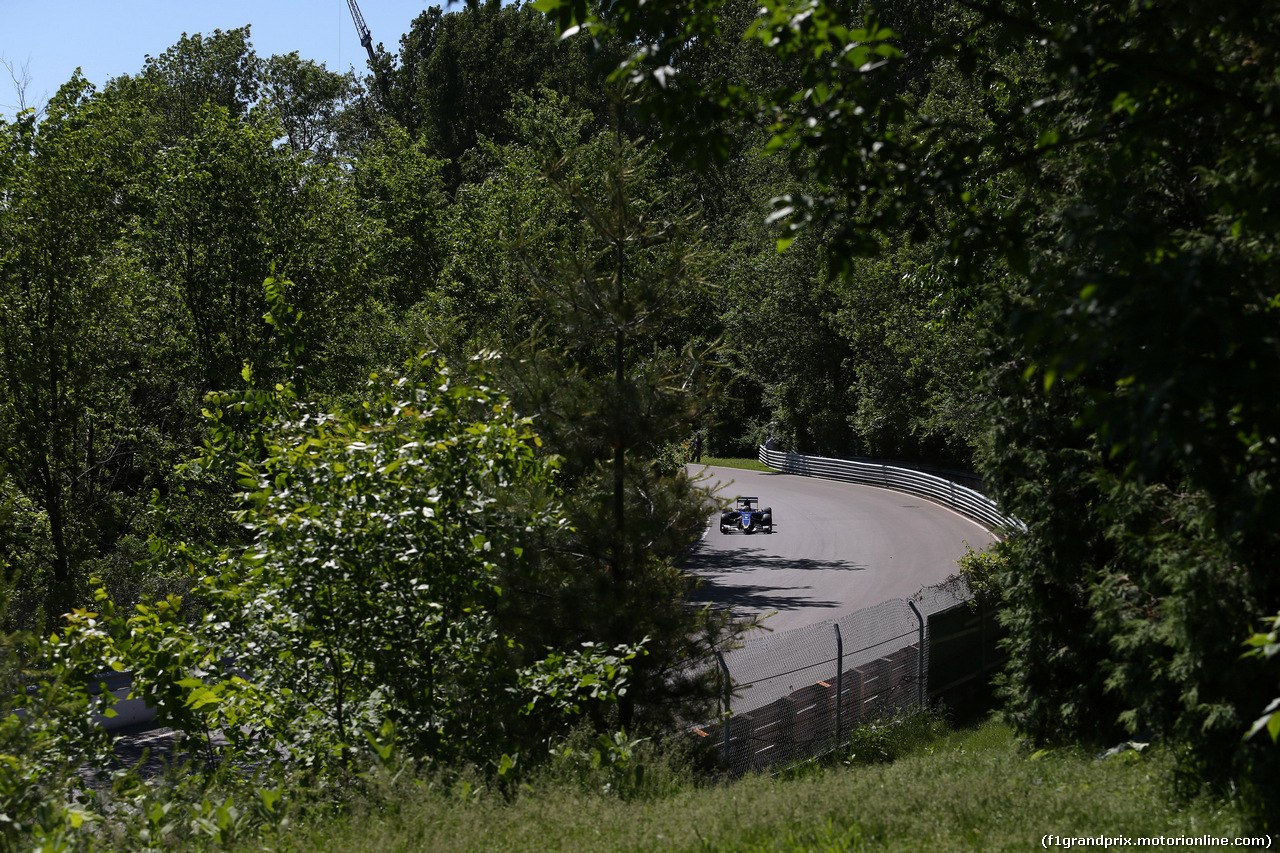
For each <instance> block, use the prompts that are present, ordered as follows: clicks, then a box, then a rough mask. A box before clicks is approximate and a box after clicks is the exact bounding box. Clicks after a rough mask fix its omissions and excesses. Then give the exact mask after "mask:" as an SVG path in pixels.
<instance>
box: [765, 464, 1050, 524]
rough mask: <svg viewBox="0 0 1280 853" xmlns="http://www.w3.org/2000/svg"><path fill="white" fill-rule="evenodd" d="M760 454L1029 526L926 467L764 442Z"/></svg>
mask: <svg viewBox="0 0 1280 853" xmlns="http://www.w3.org/2000/svg"><path fill="white" fill-rule="evenodd" d="M759 458H760V461H761V462H762V463H763V464H765V465H768V466H769V467H770V468H772V469H774V470H775V471H781V472H782V473H784V474H799V475H801V476H804V477H822V478H825V479H828V480H844V481H845V482H848V483H862V484H863V485H867V486H879V487H880V488H883V489H893V490H895V491H899V492H908V493H910V494H913V495H919V496H920V497H922V498H928V499H930V500H933V501H937V502H938V503H940V504H943V505H944V506H948V507H950V508H951V509H954V510H955V511H956V512H958V513H961V514H962V515H967V516H968V517H969V518H972V519H973V520H974V521H977V522H979V523H980V524H984V525H986V526H987V527H989V528H991V529H993V530H1009V531H1013V530H1023V529H1025V526H1024V525H1023V524H1022V522H1020V521H1018V520H1017V519H1016V518H1010V517H1008V516H1005V515H1002V514H1001V513H1000V511H999V509H997V508H996V505H995V502H994V501H992V500H991V499H990V498H988V497H987V496H986V495H983V494H981V493H979V492H975V491H974V490H973V489H970V488H968V487H966V486H961V485H958V484H956V483H953V482H951V481H950V480H946V479H943V478H942V477H935V476H934V475H933V474H926V473H924V472H923V471H912V470H910V469H907V468H895V467H893V466H892V465H886V464H883V463H879V462H852V461H850V460H847V459H827V458H825V457H822V456H803V455H801V454H799V453H784V452H782V451H780V450H766V449H765V447H764V446H763V445H761V447H760V457H759Z"/></svg>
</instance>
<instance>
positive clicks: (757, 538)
mask: <svg viewBox="0 0 1280 853" xmlns="http://www.w3.org/2000/svg"><path fill="white" fill-rule="evenodd" d="M690 470H691V472H694V473H696V472H697V471H699V470H701V471H702V472H703V476H704V477H706V478H707V480H708V483H707V484H708V485H709V486H713V487H714V488H715V490H716V492H717V493H718V494H719V495H721V496H722V497H725V498H729V499H732V498H734V497H736V496H738V495H753V496H758V497H759V498H760V505H761V506H771V507H773V518H774V532H773V533H772V534H762V533H757V534H754V535H749V536H748V535H745V534H742V533H730V534H722V533H720V530H719V525H718V524H717V521H718V518H719V516H718V515H717V516H716V517H714V518H712V519H711V520H710V526H709V527H708V530H707V533H706V534H705V535H704V536H703V538H702V541H701V542H699V543H698V545H697V546H696V547H695V548H694V549H693V551H692V552H691V553H690V555H689V558H688V559H687V560H686V563H685V565H686V567H687V568H688V569H689V570H690V571H692V572H693V573H694V574H697V575H698V576H699V577H701V578H702V579H703V584H704V585H703V588H702V589H701V590H699V592H698V594H697V595H696V596H695V598H696V600H698V601H700V602H709V603H711V604H713V605H714V606H717V607H730V608H732V609H733V611H734V612H735V613H738V614H740V615H747V614H760V613H769V612H771V611H776V613H774V615H772V616H770V617H769V619H768V621H767V622H766V623H765V624H767V625H768V626H769V627H770V628H772V629H774V630H775V631H779V630H781V631H785V630H788V629H790V628H799V627H801V626H804V625H809V624H812V623H814V622H821V621H822V620H824V619H834V618H836V617H838V616H840V615H842V614H844V613H847V612H849V611H852V610H858V609H860V608H863V607H870V606H871V605H874V604H879V603H880V602H882V601H885V600H887V599H890V598H907V597H909V596H911V595H914V594H915V593H916V592H917V591H919V589H920V588H921V587H923V586H928V585H930V584H935V583H938V582H939V581H942V580H945V579H946V578H947V577H949V576H951V575H953V574H955V573H956V570H957V566H956V562H955V561H956V559H957V558H958V557H960V556H961V555H963V554H964V550H965V543H966V542H968V543H969V545H970V546H972V547H973V548H974V549H975V550H981V549H982V548H983V547H984V546H985V545H986V544H987V543H988V542H991V541H993V540H994V539H995V537H994V536H992V534H991V533H990V531H988V530H987V529H986V528H984V527H982V526H981V525H979V524H978V523H977V522H975V521H971V520H970V519H968V518H966V517H965V516H962V515H960V514H959V513H956V512H954V511H952V510H950V509H947V508H946V507H944V506H941V505H939V504H936V503H933V502H931V501H928V500H925V499H924V498H918V497H915V496H914V495H908V494H904V493H902V492H895V491H890V490H888V489H878V488H875V487H873V486H861V485H856V484H853V483H842V482H837V481H834V480H821V479H815V478H813V477H799V476H795V475H792V474H781V473H776V472H761V471H749V470H745V469H740V468H715V467H706V468H701V469H699V468H697V467H695V466H690Z"/></svg>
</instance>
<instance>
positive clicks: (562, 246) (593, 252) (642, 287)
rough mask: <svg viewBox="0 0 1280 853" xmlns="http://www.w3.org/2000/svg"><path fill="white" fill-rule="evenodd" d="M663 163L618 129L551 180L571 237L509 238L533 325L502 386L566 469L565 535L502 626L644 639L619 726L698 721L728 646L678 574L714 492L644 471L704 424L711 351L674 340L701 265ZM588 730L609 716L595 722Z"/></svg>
mask: <svg viewBox="0 0 1280 853" xmlns="http://www.w3.org/2000/svg"><path fill="white" fill-rule="evenodd" d="M657 163H658V161H657V159H656V157H655V156H654V154H653V153H652V152H651V151H649V150H646V149H645V148H644V147H643V146H641V145H637V144H635V143H632V142H631V141H629V140H628V139H627V138H626V137H625V136H624V135H623V134H622V133H621V131H620V130H619V129H618V127H617V125H616V124H615V127H614V129H613V130H612V131H608V132H602V133H598V134H595V135H593V136H592V137H590V138H589V139H588V140H587V141H586V142H584V143H583V144H582V145H580V146H576V147H573V148H569V149H567V150H564V151H562V152H560V153H559V156H557V157H555V159H552V160H550V162H548V163H547V164H546V165H545V167H544V168H545V171H546V180H547V182H548V184H549V186H550V187H552V188H553V189H554V190H555V191H556V192H557V193H558V194H560V195H561V197H562V198H563V199H564V200H566V201H567V202H568V203H570V204H571V205H572V206H573V207H574V208H575V209H576V210H577V211H578V213H579V215H580V217H581V219H580V224H579V225H578V227H577V230H576V233H570V234H569V235H568V239H564V240H563V241H562V242H558V243H552V244H551V246H550V248H551V251H550V252H549V253H546V251H545V248H546V247H545V246H544V245H543V244H542V242H541V240H540V239H539V240H536V241H533V242H532V244H531V243H530V242H529V241H525V240H520V239H519V238H518V237H516V238H514V239H512V242H511V244H510V245H511V248H512V251H513V252H514V254H515V255H516V257H517V258H519V259H520V260H521V261H522V263H523V264H524V265H525V276H526V277H527V280H528V281H529V283H530V285H531V286H532V287H533V288H535V289H536V290H535V292H536V293H537V297H538V299H539V301H540V302H541V305H540V309H539V314H540V316H541V318H542V323H541V324H540V325H539V326H538V327H537V333H536V334H535V335H534V336H533V337H532V338H530V340H529V341H528V342H527V344H526V345H525V346H524V347H523V348H522V350H521V351H520V353H521V356H522V360H521V362H520V363H519V364H517V365H514V366H513V369H512V372H511V379H510V380H509V381H510V382H511V383H512V387H513V388H514V389H515V391H514V393H515V395H516V399H517V400H519V401H520V403H521V405H522V406H523V407H525V408H526V409H527V410H528V411H530V412H532V413H534V415H535V417H536V422H537V423H538V424H539V427H540V430H541V431H542V433H543V435H544V437H545V438H546V440H547V442H548V446H549V447H550V448H551V449H552V450H554V451H556V452H557V453H559V454H560V455H561V456H563V457H564V459H565V462H564V465H563V467H562V469H561V477H562V480H563V483H564V486H565V492H566V497H565V505H566V513H567V516H568V519H569V521H570V526H569V527H568V528H566V529H565V530H564V531H562V532H561V533H560V534H559V535H557V536H555V537H552V538H551V539H550V541H549V543H548V548H547V551H548V554H547V557H546V563H547V569H546V574H545V575H544V577H543V579H542V580H541V581H538V580H537V579H531V581H530V590H531V592H532V593H533V594H532V595H530V596H528V597H527V602H528V604H527V605H525V604H522V602H521V601H519V600H517V601H514V602H513V603H514V604H522V606H521V608H520V609H514V608H513V609H512V611H510V612H509V613H508V615H507V618H510V619H515V620H518V621H519V624H521V625H522V626H523V627H522V628H521V630H520V634H521V635H522V636H529V637H536V638H537V641H538V645H551V644H552V643H553V642H554V641H555V638H557V637H571V638H575V639H578V640H580V641H587V640H594V641H597V642H602V643H603V644H604V645H605V646H615V645H620V646H634V645H635V644H637V643H639V642H641V641H644V643H645V648H646V651H647V654H646V655H645V657H644V658H642V659H639V660H637V661H636V662H635V665H634V667H633V669H632V672H631V675H630V683H629V689H628V692H627V693H626V695H625V696H623V697H622V699H621V701H620V702H619V705H618V709H617V710H618V718H617V724H619V725H621V727H623V728H624V729H626V730H628V731H632V730H634V729H645V728H655V727H662V726H669V725H671V724H672V723H673V722H674V721H675V720H677V719H696V718H697V717H698V715H699V714H702V713H706V710H707V706H708V704H709V703H713V702H714V700H715V693H714V688H713V685H712V683H711V682H710V681H709V680H708V678H709V675H711V674H712V670H711V669H710V668H708V667H707V666H706V664H707V663H708V661H709V651H710V648H711V647H714V646H715V645H716V644H717V643H722V642H726V641H727V640H728V638H729V636H730V632H729V630H728V626H727V625H726V624H725V622H724V621H723V620H722V619H720V618H719V617H717V616H714V615H713V614H711V613H710V612H709V611H699V610H696V609H692V608H690V607H689V606H688V594H689V592H690V591H691V590H692V589H693V587H694V585H695V580H694V579H693V578H692V577H690V576H688V575H686V574H684V573H683V572H681V571H680V570H679V569H678V568H677V566H676V561H677V560H679V559H680V557H681V556H682V555H683V553H684V551H685V549H687V547H688V545H689V544H690V543H691V542H692V541H693V540H694V539H695V538H696V537H697V535H698V534H699V532H700V531H701V530H702V529H703V528H704V526H705V523H706V512H707V506H708V502H709V500H710V495H709V493H708V492H707V490H706V489H705V488H703V487H701V486H700V485H699V484H697V483H696V482H694V481H693V480H691V479H690V477H689V476H688V475H687V473H686V472H685V471H684V470H683V469H680V470H678V471H677V472H675V473H674V474H670V473H663V472H662V471H661V470H660V469H659V467H658V466H657V465H655V464H654V461H653V460H654V458H655V456H656V455H657V453H658V451H659V450H660V449H661V447H662V446H663V445H664V444H665V443H667V442H670V441H675V440H678V439H680V438H683V437H684V436H685V435H687V434H688V431H689V429H690V425H691V423H692V422H693V421H694V420H696V419H697V418H698V417H699V416H700V415H701V414H702V413H703V411H704V406H705V400H706V399H707V396H708V391H709V388H710V385H711V383H712V381H713V376H712V374H713V373H714V369H715V368H714V357H713V352H712V348H711V346H710V345H709V344H708V342H706V341H702V340H699V339H696V338H688V337H684V338H682V337H681V336H680V335H679V333H678V332H677V333H676V335H675V336H674V338H673V337H672V328H673V327H674V328H677V329H678V328H680V326H681V325H682V324H681V323H680V322H679V320H680V317H681V314H682V311H683V309H684V307H685V306H687V305H688V304H690V299H691V296H692V294H694V293H695V292H696V291H697V290H699V289H700V288H701V287H702V282H701V280H700V273H701V270H702V267H703V265H704V264H705V263H706V261H707V259H706V257H705V254H704V253H703V252H702V250H701V249H700V247H699V246H698V243H697V234H696V231H695V230H693V229H691V227H690V226H689V223H688V222H687V220H685V219H684V218H682V217H681V216H680V215H679V213H680V212H679V211H678V210H673V209H672V208H671V207H670V201H669V199H667V198H665V197H664V195H663V194H662V193H661V192H660V191H659V190H658V187H659V186H660V184H659V183H658V182H657V181H656V179H655V178H656V176H655V171H656V166H657ZM535 228H536V226H535ZM534 233H536V234H537V235H538V237H539V238H540V237H541V236H542V234H543V233H544V232H543V231H542V230H536V231H535V232H534ZM548 254H549V259H548V262H547V263H546V265H545V266H544V265H543V264H542V263H540V262H539V259H540V258H544V257H547V255H548ZM672 320H675V321H676V322H675V323H673V324H671V323H670V321H672ZM669 324H670V325H669ZM531 607H536V609H531ZM646 638H647V640H646ZM603 710H605V709H600V708H597V712H602V711H603ZM596 723H597V725H608V724H609V723H610V720H608V718H607V717H606V716H605V715H604V714H603V713H598V714H597V718H596Z"/></svg>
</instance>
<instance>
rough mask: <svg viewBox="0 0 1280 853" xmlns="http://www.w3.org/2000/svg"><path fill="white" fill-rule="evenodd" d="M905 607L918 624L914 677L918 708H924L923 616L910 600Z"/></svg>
mask: <svg viewBox="0 0 1280 853" xmlns="http://www.w3.org/2000/svg"><path fill="white" fill-rule="evenodd" d="M907 606H908V607H910V608H911V612H912V613H914V614H915V615H916V620H917V621H919V622H920V646H919V649H918V651H917V652H916V658H917V659H918V660H919V666H918V667H917V668H916V669H917V673H916V677H917V678H918V679H919V681H920V707H921V708H924V707H925V700H926V698H927V697H926V694H925V683H924V616H923V615H922V614H921V613H920V608H918V607H916V603H915V602H914V601H912V600H911V599H909V598H908V599H907Z"/></svg>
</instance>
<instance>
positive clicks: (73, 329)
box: [0, 77, 139, 630]
mask: <svg viewBox="0 0 1280 853" xmlns="http://www.w3.org/2000/svg"><path fill="white" fill-rule="evenodd" d="M136 114H137V110H136V108H133V109H131V108H130V107H129V106H128V105H112V104H105V103H101V102H98V101H96V100H93V99H92V98H91V97H90V95H89V89H88V86H87V84H86V83H85V82H84V80H83V79H82V78H80V77H76V78H74V79H73V80H72V81H71V82H70V83H68V84H67V85H66V86H64V87H63V88H62V89H61V90H60V91H59V93H58V95H57V96H55V97H54V99H53V100H51V101H50V105H49V111H48V114H47V116H46V118H45V120H44V121H43V122H42V123H40V124H39V125H38V126H37V125H36V123H35V121H34V118H33V116H32V115H31V114H30V113H28V114H26V115H23V116H19V117H18V119H17V120H16V121H15V122H13V123H7V122H4V123H0V159H2V162H3V165H2V166H0V182H3V188H2V189H0V193H3V196H4V199H5V202H4V204H3V205H2V206H0V453H3V457H0V458H2V460H3V461H2V463H0V476H5V477H6V480H7V479H8V478H12V480H11V482H12V483H13V485H14V486H15V487H16V490H17V491H16V493H10V492H9V485H8V482H6V483H5V492H6V499H8V498H9V497H10V496H11V495H12V497H13V498H15V499H17V500H18V501H19V502H20V503H21V502H24V501H29V502H30V504H29V506H30V507H31V508H33V509H34V510H36V512H37V514H38V517H39V524H40V526H42V527H43V528H44V529H43V531H42V533H43V536H47V537H48V538H47V542H48V547H47V549H46V548H44V547H35V548H31V549H23V550H24V551H25V553H14V552H10V554H9V555H8V556H9V557H10V559H11V560H12V563H13V568H14V569H18V570H22V571H23V572H24V577H23V581H24V584H23V591H22V592H21V593H20V595H19V598H20V599H21V600H22V608H23V609H24V610H27V611H28V614H29V615H30V616H35V617H36V620H37V622H36V624H33V625H30V627H33V628H36V629H38V630H42V629H43V627H44V626H43V625H42V624H39V617H38V616H37V615H36V614H37V613H38V612H39V610H40V609H41V608H43V609H44V613H45V615H46V618H48V619H56V618H57V617H58V616H59V615H60V614H62V613H64V612H67V611H69V610H70V609H71V607H72V606H73V604H74V603H75V602H76V598H77V594H78V593H79V592H82V590H80V589H79V587H78V584H79V582H80V581H81V580H82V579H81V578H80V577H79V574H78V567H79V564H80V562H81V561H82V560H83V559H85V558H86V557H87V556H91V555H93V554H95V553H96V552H97V551H98V549H100V548H102V547H104V545H105V546H109V545H110V543H111V542H112V541H113V540H114V539H115V538H116V536H118V535H119V528H120V526H121V524H122V522H123V518H122V516H125V515H127V513H128V512H129V511H130V508H127V507H121V506H120V505H119V503H118V502H117V501H115V500H114V497H115V495H116V492H115V491H114V490H115V489H117V488H118V487H119V486H120V485H122V484H120V483H118V482H117V480H118V479H119V478H123V479H125V480H128V479H129V478H130V472H131V471H132V470H133V463H134V462H135V461H136V460H135V459H134V458H133V457H134V454H135V452H136V451H137V450H138V444H139V442H138V437H137V436H136V434H135V433H134V432H133V426H134V424H132V423H130V415H129V411H128V410H129V400H128V398H127V396H126V395H124V394H121V393H120V392H119V389H118V388H117V387H116V386H115V382H116V381H117V380H118V379H120V378H122V377H123V376H124V375H125V374H126V373H127V369H128V360H129V356H130V353H129V352H128V347H127V346H122V345H121V344H122V342H121V340H120V339H119V336H121V335H122V333H124V332H125V331H126V329H127V328H128V325H129V323H128V320H127V319H126V317H127V308H126V305H127V300H128V296H127V295H126V294H124V293H122V292H121V291H120V289H119V287H118V282H117V281H115V280H114V279H113V277H112V276H111V274H110V272H109V270H105V269H104V268H103V267H102V266H100V265H99V264H98V263H97V261H98V259H99V258H100V257H101V256H102V255H103V254H105V253H106V252H107V251H108V250H109V248H110V246H111V243H112V240H113V238H114V236H115V234H117V233H118V231H119V229H120V227H121V224H122V223H121V219H122V215H123V211H122V209H121V205H119V203H118V195H117V192H118V187H119V184H120V182H121V181H122V180H123V175H125V174H126V173H127V172H128V170H129V169H131V168H132V167H133V165H134V164H135V163H136V161H137V157H138V150H137V140H136V139H135V138H134V137H133V135H132V133H131V124H132V122H131V120H130V117H131V115H132V116H136ZM136 509H137V507H136V506H134V507H132V510H133V511H136ZM43 536H41V537H40V538H43ZM5 538H6V539H9V537H7V536H6V537H5ZM15 544H17V543H15V542H14V541H13V540H10V541H8V542H6V545H7V546H10V547H12V546H13V545H15Z"/></svg>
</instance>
